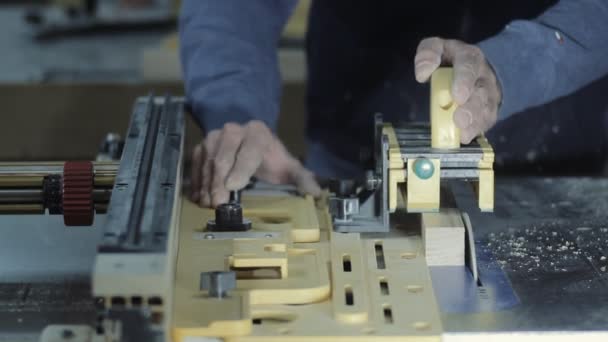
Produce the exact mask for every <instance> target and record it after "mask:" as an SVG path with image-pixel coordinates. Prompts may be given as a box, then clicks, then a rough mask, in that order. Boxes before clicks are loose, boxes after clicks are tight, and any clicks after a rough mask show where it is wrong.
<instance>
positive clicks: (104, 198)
mask: <svg viewBox="0 0 608 342" xmlns="http://www.w3.org/2000/svg"><path fill="white" fill-rule="evenodd" d="M111 195H112V189H109V188H106V189H94V190H93V201H94V202H95V203H106V202H108V201H109V200H110V196H111ZM42 202H43V192H42V189H36V188H34V189H0V203H1V204H12V203H14V204H31V203H42Z"/></svg>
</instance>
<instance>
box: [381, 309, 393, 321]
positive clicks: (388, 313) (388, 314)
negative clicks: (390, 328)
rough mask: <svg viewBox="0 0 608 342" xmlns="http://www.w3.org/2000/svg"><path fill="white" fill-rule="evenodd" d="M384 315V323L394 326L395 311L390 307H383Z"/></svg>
mask: <svg viewBox="0 0 608 342" xmlns="http://www.w3.org/2000/svg"><path fill="white" fill-rule="evenodd" d="M382 313H383V314H384V323H386V324H393V309H391V306H390V305H387V304H385V305H383V307H382Z"/></svg>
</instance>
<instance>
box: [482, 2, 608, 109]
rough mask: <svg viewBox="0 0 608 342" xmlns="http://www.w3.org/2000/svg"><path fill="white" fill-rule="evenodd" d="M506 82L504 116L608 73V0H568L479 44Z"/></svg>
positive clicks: (497, 72)
mask: <svg viewBox="0 0 608 342" xmlns="http://www.w3.org/2000/svg"><path fill="white" fill-rule="evenodd" d="M479 46H480V48H481V49H482V50H483V52H484V54H485V55H486V58H487V59H488V61H489V62H490V64H491V65H492V66H493V67H494V71H495V72H496V74H497V76H498V79H499V81H500V84H501V86H502V95H503V99H502V105H501V108H500V113H499V118H501V119H504V118H506V117H507V116H509V115H511V114H514V113H518V112H520V111H522V110H524V109H526V108H528V107H532V106H537V105H541V104H544V103H547V102H549V101H551V100H554V99H556V98H558V97H561V96H564V95H567V94H570V93H572V92H573V91H575V90H577V89H579V88H581V87H583V86H585V85H587V84H589V83H591V82H592V81H595V80H597V79H598V78H600V77H602V76H604V75H606V74H607V73H608V1H605V0H562V1H560V2H559V3H558V4H557V5H555V6H553V7H552V8H550V9H549V10H547V12H545V13H544V14H543V15H541V16H540V17H539V18H538V19H536V20H532V21H523V20H517V21H513V22H512V23H510V24H509V25H507V26H506V28H505V29H504V31H502V32H501V33H500V34H498V35H497V36H495V37H492V38H489V39H487V40H485V41H483V42H481V43H480V44H479Z"/></svg>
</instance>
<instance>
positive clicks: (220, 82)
mask: <svg viewBox="0 0 608 342" xmlns="http://www.w3.org/2000/svg"><path fill="white" fill-rule="evenodd" d="M295 2H296V1H295V0H247V1H244V0H221V1H220V0H186V1H184V3H183V12H182V16H181V20H180V34H181V41H182V45H181V53H182V62H183V63H182V64H183V68H184V78H185V81H186V92H187V97H188V99H189V101H190V103H191V105H192V107H193V113H194V115H195V118H197V119H198V121H199V123H201V124H202V125H203V127H204V128H205V129H206V130H210V129H214V128H218V127H221V126H222V125H223V124H224V123H225V122H228V121H236V122H246V121H248V120H251V119H260V120H263V121H264V122H266V123H267V124H268V125H269V126H270V127H272V128H275V127H276V121H277V116H278V112H279V98H280V88H281V82H280V76H279V73H278V70H277V58H276V45H277V41H278V39H279V35H280V32H281V28H282V26H283V25H284V22H285V21H286V19H287V18H288V16H289V13H290V12H291V10H292V8H293V6H294V4H295ZM555 2H556V1H554V0H537V1H533V2H531V1H529V0H512V1H501V2H494V1H487V0H453V1H440V2H434V1H433V2H431V1H370V0H320V1H313V6H312V8H311V14H310V20H309V32H308V35H307V42H306V48H307V56H308V94H307V106H308V108H307V109H308V113H309V115H308V121H307V125H308V130H307V137H308V141H309V143H310V144H311V146H316V148H315V149H313V150H314V151H321V150H322V149H323V148H324V149H325V150H326V151H325V152H326V153H321V152H316V153H315V155H313V156H309V161H310V160H312V162H309V163H307V165H308V166H310V167H311V168H312V169H313V171H318V172H321V173H323V174H324V175H326V176H331V173H332V172H334V170H329V169H328V168H327V167H324V166H323V164H324V163H325V164H327V165H330V164H331V165H336V167H335V168H334V169H336V170H335V174H334V176H348V177H352V176H353V175H354V174H356V173H357V172H359V171H360V170H362V169H359V170H353V169H352V166H354V165H363V164H362V163H361V162H362V161H363V162H365V161H369V160H362V159H365V158H361V157H362V156H369V155H370V153H361V149H362V148H365V147H368V146H371V143H372V141H371V139H372V137H373V132H372V129H371V127H372V121H373V119H372V118H373V115H374V113H377V112H380V113H383V114H384V116H385V118H386V119H387V120H388V121H392V122H399V121H428V99H429V96H428V87H427V86H422V85H419V84H417V83H416V81H415V79H414V72H413V59H414V55H415V51H416V46H417V44H418V43H419V41H420V40H421V39H423V38H425V37H429V36H442V37H445V38H452V39H460V40H464V41H466V42H469V43H476V42H479V41H481V43H480V44H479V45H480V47H481V48H482V50H483V51H484V52H485V53H486V54H487V56H488V59H489V61H490V63H491V64H492V66H493V67H494V68H495V70H496V72H497V74H498V78H499V81H500V82H501V86H502V88H503V103H502V106H501V109H500V119H503V120H504V119H506V118H507V117H508V116H509V115H511V114H513V113H515V112H519V111H521V110H523V109H524V108H526V107H528V106H534V105H538V104H541V103H545V102H548V101H550V100H552V99H554V98H556V97H560V96H563V95H565V94H568V93H570V92H572V91H574V90H575V89H577V88H579V87H582V86H584V85H585V84H586V83H589V82H591V81H593V80H594V79H596V78H598V77H600V76H602V75H603V74H604V73H606V72H608V69H607V68H608V66H607V62H608V58H606V57H608V54H607V53H606V49H607V48H608V44H606V43H607V42H606V40H607V39H608V34H607V32H608V28H607V27H606V25H607V23H608V14H607V9H606V7H607V6H608V5H607V4H608V2H607V1H605V0H562V1H560V2H559V4H558V5H557V6H555V7H552V8H551V9H549V11H547V12H546V13H544V14H543V15H541V16H540V17H539V18H538V19H536V20H533V19H534V18H536V17H538V16H539V15H540V14H541V13H542V12H543V11H545V10H547V8H549V6H550V5H552V4H554V3H555ZM513 20H515V21H513ZM512 21H513V22H512ZM509 22H512V23H511V24H509V25H508V26H506V25H507V24H508V23H509ZM505 26H506V28H505ZM556 31H557V32H559V33H560V35H561V36H562V37H563V41H559V40H558V39H557V38H556V36H555V32H556ZM497 34H498V35H497ZM536 112H538V113H542V112H543V111H542V110H539V111H536ZM551 113H552V114H551V118H552V120H553V119H555V120H558V117H559V115H558V113H557V112H556V110H555V107H553V109H552V110H551ZM586 115H589V117H590V119H589V120H588V123H589V125H591V126H592V125H593V123H594V122H595V121H597V120H595V119H593V120H592V119H591V115H590V113H586ZM544 117H545V118H546V117H547V116H544ZM569 117H571V115H570V116H569ZM596 117H598V116H596ZM598 118H599V117H598ZM528 119H529V120H528ZM528 119H526V118H521V119H519V118H516V120H515V121H517V123H516V124H512V123H510V122H504V124H501V123H499V125H498V126H497V128H496V129H493V130H492V131H491V132H489V134H488V136H489V138H490V139H491V142H492V143H494V144H497V145H498V146H499V148H504V149H505V150H504V151H500V150H499V151H497V153H498V154H497V158H499V157H500V155H501V154H502V155H508V153H507V152H508V151H507V150H506V149H508V148H511V149H513V150H514V151H517V152H516V153H515V157H516V158H524V159H526V158H527V159H530V158H528V157H529V156H530V155H531V153H529V147H528V146H527V145H526V142H525V141H522V140H520V139H508V137H510V136H513V135H514V132H518V131H521V127H522V126H523V127H528V126H529V130H530V131H532V132H534V128H533V127H541V126H543V123H544V121H543V120H544V119H543V115H531V116H530V117H529V118H528ZM504 121H512V120H511V119H510V120H504ZM600 121H601V120H600ZM598 122H599V121H598ZM602 122H603V121H602ZM556 124H557V125H561V124H560V123H559V120H558V121H556ZM545 126H547V125H545ZM570 126H571V125H570ZM547 127H549V126H547ZM550 127H553V125H552V126H550ZM560 127H561V130H560V134H559V135H556V134H554V132H553V131H554V130H552V129H549V130H548V132H549V133H550V134H551V136H550V138H552V137H553V136H555V137H556V138H558V139H557V140H559V136H560V135H561V134H563V133H565V132H566V131H567V129H568V127H567V124H565V125H561V126H560ZM602 127H603V126H602ZM506 130H509V131H506ZM579 134H580V132H579ZM589 134H591V133H589ZM505 137H507V138H506V139H507V140H505ZM575 137H576V136H575ZM537 138H538V139H542V135H539V136H538V137H537ZM595 138H597V139H595ZM595 138H594V139H589V140H590V141H593V143H596V142H597V141H603V140H602V139H603V138H602V139H600V137H599V135H597V134H596V136H595ZM492 139H493V140H494V141H492ZM562 140H563V139H562ZM505 141H508V143H507V142H505ZM562 144H564V142H562ZM516 145H517V146H516ZM594 146H597V144H596V145H594ZM585 148H587V149H588V146H586V145H584V144H581V146H580V149H583V150H584V149H585ZM546 149H548V150H554V149H553V148H551V147H548V148H546ZM557 149H559V148H557ZM314 151H313V152H314ZM537 155H542V151H538V153H537ZM330 159H332V160H334V162H325V161H326V160H330ZM315 165H316V166H315ZM363 167H365V166H363Z"/></svg>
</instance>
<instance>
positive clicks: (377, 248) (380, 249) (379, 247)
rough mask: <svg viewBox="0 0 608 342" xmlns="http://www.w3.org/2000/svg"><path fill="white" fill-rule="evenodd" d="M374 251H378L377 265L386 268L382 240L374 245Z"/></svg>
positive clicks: (380, 268) (381, 268)
mask: <svg viewBox="0 0 608 342" xmlns="http://www.w3.org/2000/svg"><path fill="white" fill-rule="evenodd" d="M374 251H375V252H376V266H377V267H378V269H379V270H383V269H385V268H386V263H385V261H384V248H383V247H382V242H380V241H378V242H376V244H375V245H374Z"/></svg>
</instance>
